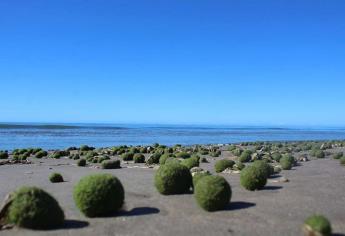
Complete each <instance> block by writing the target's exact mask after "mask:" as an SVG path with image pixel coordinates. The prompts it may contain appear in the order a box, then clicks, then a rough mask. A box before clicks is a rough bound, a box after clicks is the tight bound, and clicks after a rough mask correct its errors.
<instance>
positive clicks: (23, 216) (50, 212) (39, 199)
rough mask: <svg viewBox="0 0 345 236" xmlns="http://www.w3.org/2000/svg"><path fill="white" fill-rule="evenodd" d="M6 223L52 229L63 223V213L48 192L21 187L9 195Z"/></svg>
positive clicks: (31, 227) (30, 227)
mask: <svg viewBox="0 0 345 236" xmlns="http://www.w3.org/2000/svg"><path fill="white" fill-rule="evenodd" d="M10 199H11V203H10V206H9V208H8V210H7V220H8V223H11V224H15V225H17V226H19V227H23V228H29V229H52V228H58V227H60V226H62V225H63V223H64V219H65V215H64V212H63V210H62V209H61V207H60V206H59V203H58V202H57V201H56V200H55V198H54V197H52V196H51V195H50V194H49V193H47V192H45V191H44V190H42V189H39V188H36V187H22V188H20V189H18V190H17V191H15V192H14V193H12V194H11V195H10Z"/></svg>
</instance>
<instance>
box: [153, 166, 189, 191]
mask: <svg viewBox="0 0 345 236" xmlns="http://www.w3.org/2000/svg"><path fill="white" fill-rule="evenodd" d="M154 181H155V186H156V188H157V190H158V192H160V193H161V194H163V195H172V194H183V193H187V192H189V190H190V187H191V186H192V175H191V173H190V171H189V169H188V168H187V167H186V166H184V165H181V164H179V163H177V162H169V163H166V164H165V165H162V166H160V167H159V169H158V170H157V172H156V175H155V180H154Z"/></svg>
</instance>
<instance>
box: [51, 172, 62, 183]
mask: <svg viewBox="0 0 345 236" xmlns="http://www.w3.org/2000/svg"><path fill="white" fill-rule="evenodd" d="M49 180H50V182H52V183H61V182H63V177H62V175H61V174H60V173H52V174H51V175H50V176H49Z"/></svg>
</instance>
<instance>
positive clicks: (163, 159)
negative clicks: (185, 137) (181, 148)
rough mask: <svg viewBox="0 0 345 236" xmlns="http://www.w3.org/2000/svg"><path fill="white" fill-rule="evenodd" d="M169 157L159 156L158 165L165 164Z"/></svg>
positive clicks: (167, 154)
mask: <svg viewBox="0 0 345 236" xmlns="http://www.w3.org/2000/svg"><path fill="white" fill-rule="evenodd" d="M170 157H171V155H170V154H169V153H166V154H163V155H162V156H160V158H159V164H160V165H164V164H165V162H166V160H167V159H168V158H170Z"/></svg>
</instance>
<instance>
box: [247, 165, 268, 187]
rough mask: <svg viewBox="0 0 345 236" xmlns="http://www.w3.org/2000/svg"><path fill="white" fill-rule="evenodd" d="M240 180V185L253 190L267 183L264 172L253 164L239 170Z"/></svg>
mask: <svg viewBox="0 0 345 236" xmlns="http://www.w3.org/2000/svg"><path fill="white" fill-rule="evenodd" d="M240 182H241V185H242V187H244V188H245V189H247V190H250V191H254V190H259V189H262V188H263V187H265V185H266V183H267V176H266V174H265V173H264V172H263V171H262V170H260V169H259V168H257V167H256V166H255V165H251V166H247V167H246V168H244V169H243V170H242V171H241V176H240Z"/></svg>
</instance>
